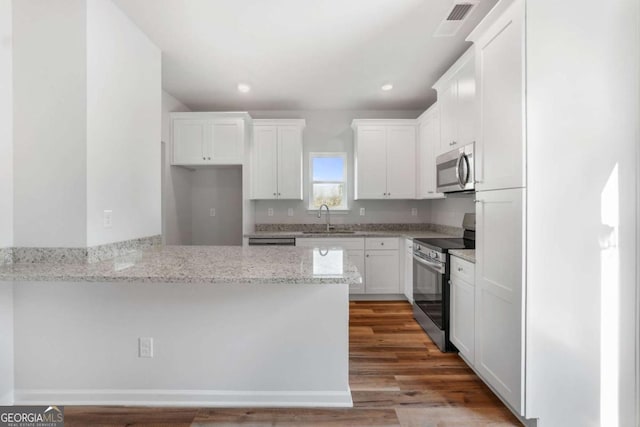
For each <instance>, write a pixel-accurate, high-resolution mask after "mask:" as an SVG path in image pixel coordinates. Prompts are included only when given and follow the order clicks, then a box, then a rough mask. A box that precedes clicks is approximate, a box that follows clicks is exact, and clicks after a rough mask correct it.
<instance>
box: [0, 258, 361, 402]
mask: <svg viewBox="0 0 640 427" xmlns="http://www.w3.org/2000/svg"><path fill="white" fill-rule="evenodd" d="M360 280H361V278H360V275H359V273H358V271H357V269H356V268H355V267H354V266H353V264H351V263H350V262H349V261H348V259H347V255H346V253H343V251H342V250H340V249H331V250H329V251H323V252H322V254H320V253H319V251H313V249H310V248H295V247H290V248H286V247H279V248H255V247H206V246H200V247H198V246H194V247H182V246H175V247H172V246H157V247H154V248H151V249H148V250H146V251H143V252H137V253H131V254H129V255H126V256H121V257H118V258H116V259H114V260H110V261H103V262H99V263H95V264H83V263H82V264H81V263H66V264H65V263H50V264H47V263H17V264H13V265H6V266H2V267H0V288H2V289H0V290H1V292H0V298H2V299H3V300H4V301H0V302H1V303H2V305H3V307H5V306H8V307H11V310H12V311H13V316H12V318H13V324H12V325H10V326H8V325H5V326H3V331H2V333H3V334H5V333H10V334H11V335H12V336H13V342H14V348H13V349H12V350H13V351H12V352H11V353H12V354H13V360H12V361H11V363H12V364H13V367H14V373H15V375H14V385H13V389H14V393H13V399H14V401H15V403H16V404H41V403H43V402H49V403H52V402H53V403H56V404H66V405H70V404H99V405H152V406H164V405H170V406H209V407H215V406H219V407H231V406H251V407H257V406H262V407H282V406H287V407H292V406H316V407H317V406H325V407H330V406H331V407H348V406H351V405H352V401H351V395H350V391H349V381H348V380H349V378H348V319H349V312H348V299H349V295H348V294H349V285H350V284H352V283H354V282H359V281H360ZM4 329H7V330H4Z"/></svg>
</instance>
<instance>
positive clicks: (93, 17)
mask: <svg viewBox="0 0 640 427" xmlns="http://www.w3.org/2000/svg"><path fill="white" fill-rule="evenodd" d="M86 28H87V245H88V246H95V245H100V244H104V243H112V242H118V241H123V240H128V239H135V238H138V237H147V236H154V235H158V234H161V228H162V226H161V144H160V140H161V102H162V101H161V82H160V76H161V55H160V50H159V49H158V48H157V47H156V46H155V45H154V44H153V43H151V41H150V40H149V39H148V38H147V36H146V35H145V34H144V33H143V32H142V31H140V30H139V29H138V28H137V27H136V26H135V25H134V24H133V23H132V21H131V20H130V19H129V18H128V17H127V16H126V15H125V14H124V13H123V12H122V11H121V10H120V9H119V8H118V7H116V6H115V5H114V4H113V3H112V2H111V1H110V0H91V1H88V2H87V26H86ZM104 210H112V211H113V227H112V228H110V229H105V228H104V227H103V211H104Z"/></svg>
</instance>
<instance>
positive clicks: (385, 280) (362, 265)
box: [296, 237, 404, 294]
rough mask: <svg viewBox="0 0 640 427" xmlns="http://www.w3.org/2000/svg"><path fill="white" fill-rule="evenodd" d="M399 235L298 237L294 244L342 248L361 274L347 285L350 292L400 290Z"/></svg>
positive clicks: (396, 291) (391, 291)
mask: <svg viewBox="0 0 640 427" xmlns="http://www.w3.org/2000/svg"><path fill="white" fill-rule="evenodd" d="M399 242H400V239H398V238H396V237H383V238H377V237H376V238H364V237H359V238H358V237H321V238H299V239H296V246H300V247H307V248H318V249H319V252H318V253H319V254H321V252H322V250H323V249H330V248H342V249H344V250H345V251H346V252H347V256H348V257H349V260H350V261H351V262H352V263H353V264H354V265H355V266H356V268H357V269H358V271H359V272H360V275H361V276H362V279H363V280H362V283H359V284H357V285H351V288H350V289H349V293H350V294H401V293H402V292H404V291H403V290H402V289H401V284H400V257H399V254H400V252H399V251H400V250H403V248H404V246H401V245H399Z"/></svg>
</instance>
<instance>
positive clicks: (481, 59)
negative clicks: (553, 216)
mask: <svg viewBox="0 0 640 427" xmlns="http://www.w3.org/2000/svg"><path fill="white" fill-rule="evenodd" d="M507 4H508V2H507ZM504 8H505V10H504V11H503V13H501V14H500V16H499V17H498V18H497V19H496V20H495V21H491V22H489V21H487V20H486V21H483V22H482V23H481V24H480V25H479V26H478V28H476V29H475V30H474V31H473V32H472V33H471V34H470V35H469V38H468V40H470V41H473V42H474V47H475V50H476V54H475V55H476V58H475V66H476V75H477V80H478V100H479V101H478V105H477V113H476V114H477V115H478V117H479V123H478V127H477V129H478V131H477V133H478V139H477V142H476V146H477V149H476V152H475V154H476V158H475V168H476V169H475V174H476V190H478V191H483V190H494V189H500V188H517V187H523V186H524V185H525V168H524V164H525V162H524V156H525V142H524V125H523V123H524V59H523V58H524V18H523V16H524V12H523V6H522V3H521V2H518V1H516V2H513V4H511V5H509V6H508V7H506V6H505V7H504Z"/></svg>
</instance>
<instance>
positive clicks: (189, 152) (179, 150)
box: [173, 119, 207, 165]
mask: <svg viewBox="0 0 640 427" xmlns="http://www.w3.org/2000/svg"><path fill="white" fill-rule="evenodd" d="M205 133H206V122H205V121H204V120H182V119H180V120H178V119H176V120H174V121H173V164H176V165H192V164H202V163H204V162H206V160H207V159H206V155H205Z"/></svg>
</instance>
